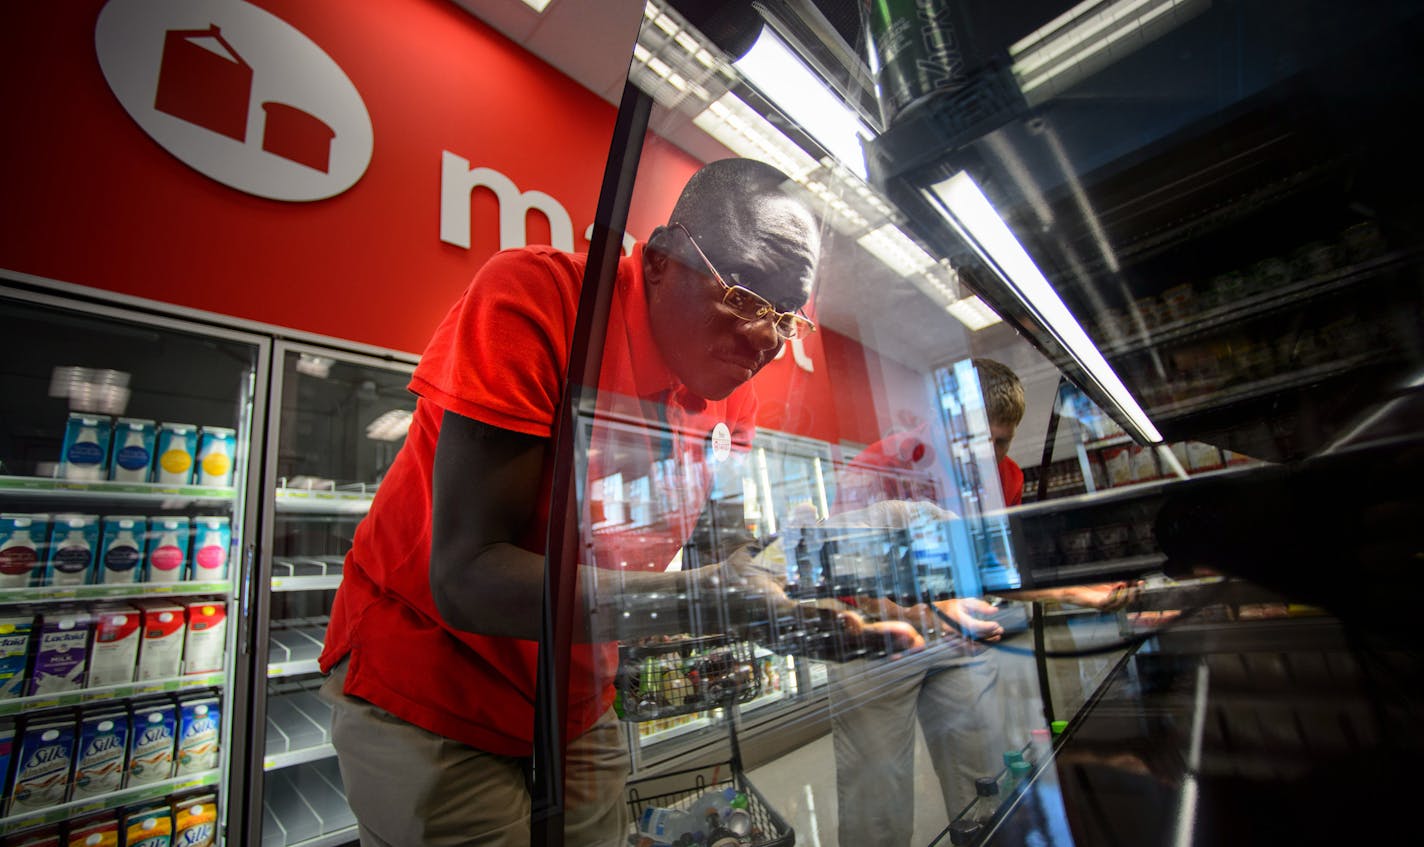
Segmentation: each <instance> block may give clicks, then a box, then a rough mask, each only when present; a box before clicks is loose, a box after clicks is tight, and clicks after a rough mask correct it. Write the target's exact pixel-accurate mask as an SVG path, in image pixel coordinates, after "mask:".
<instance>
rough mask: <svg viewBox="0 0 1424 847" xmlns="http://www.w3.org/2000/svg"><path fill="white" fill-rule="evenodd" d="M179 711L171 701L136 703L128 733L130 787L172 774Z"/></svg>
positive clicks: (165, 777) (159, 779)
mask: <svg viewBox="0 0 1424 847" xmlns="http://www.w3.org/2000/svg"><path fill="white" fill-rule="evenodd" d="M177 734H178V710H177V707H175V706H174V705H173V701H171V700H146V701H139V702H137V703H134V704H133V726H132V728H131V729H130V732H129V769H128V774H129V777H128V786H129V787H133V786H135V785H144V784H147V783H150V782H160V781H162V780H165V779H168V778H169V777H171V776H172V775H173V755H174V751H175V750H176V749H177V745H176V742H177V740H178V735H177Z"/></svg>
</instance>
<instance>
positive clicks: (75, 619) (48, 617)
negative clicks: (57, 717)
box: [29, 608, 90, 696]
mask: <svg viewBox="0 0 1424 847" xmlns="http://www.w3.org/2000/svg"><path fill="white" fill-rule="evenodd" d="M89 624H90V621H89V613H88V612H86V611H85V610H83V609H72V608H64V609H53V610H50V611H46V612H45V613H44V614H42V615H40V618H39V625H38V628H37V629H38V631H37V633H36V635H35V664H34V671H33V672H32V673H31V674H30V688H29V691H30V695H31V696H35V695H39V694H57V693H59V692H61V691H73V690H75V689H77V688H83V687H84V673H85V671H86V670H88V668H89V628H90V627H89Z"/></svg>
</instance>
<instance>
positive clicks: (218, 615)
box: [183, 600, 227, 674]
mask: <svg viewBox="0 0 1424 847" xmlns="http://www.w3.org/2000/svg"><path fill="white" fill-rule="evenodd" d="M186 612H187V619H188V620H187V623H188V634H187V638H186V640H185V642H184V644H183V673H184V674H195V673H211V672H213V671H220V670H222V669H223V656H224V655H225V650H224V648H225V647H226V646H227V603H225V602H224V601H222V600H194V601H192V602H190V603H189V604H188V608H187V610H186Z"/></svg>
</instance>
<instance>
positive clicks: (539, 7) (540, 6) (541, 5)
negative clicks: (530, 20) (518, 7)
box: [524, 0, 549, 15]
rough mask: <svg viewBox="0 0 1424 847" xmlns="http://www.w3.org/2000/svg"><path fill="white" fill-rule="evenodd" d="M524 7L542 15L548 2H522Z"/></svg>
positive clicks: (537, 0)
mask: <svg viewBox="0 0 1424 847" xmlns="http://www.w3.org/2000/svg"><path fill="white" fill-rule="evenodd" d="M524 5H526V6H528V7H529V8H531V9H533V10H534V11H536V12H538V13H539V14H541V15H542V14H544V10H545V9H546V8H548V6H549V0H524Z"/></svg>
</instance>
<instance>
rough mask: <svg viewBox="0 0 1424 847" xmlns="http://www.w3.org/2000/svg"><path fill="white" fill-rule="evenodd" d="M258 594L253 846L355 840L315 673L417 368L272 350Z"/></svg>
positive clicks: (409, 404) (399, 437) (345, 354)
mask: <svg viewBox="0 0 1424 847" xmlns="http://www.w3.org/2000/svg"><path fill="white" fill-rule="evenodd" d="M274 360H275V361H276V363H277V366H276V367H275V368H274V374H273V380H272V383H271V398H272V399H271V406H272V409H273V411H274V414H273V415H272V416H271V418H270V420H269V429H268V433H267V444H268V445H269V448H268V451H267V453H266V457H267V468H266V472H267V474H268V477H267V478H268V479H271V480H273V481H274V485H273V486H272V488H271V489H270V491H269V492H268V496H267V497H265V498H264V502H263V510H264V527H266V529H265V530H264V537H263V544H262V551H263V552H262V554H261V557H260V566H259V570H258V572H257V573H258V577H257V581H258V582H259V583H260V585H259V586H258V588H257V591H256V593H255V601H254V620H255V624H254V626H255V642H256V645H255V648H254V656H255V667H257V668H259V669H261V672H260V673H258V674H256V675H255V676H256V680H255V682H254V686H253V690H254V698H253V702H254V704H255V706H254V708H253V710H252V712H251V716H250V720H251V726H250V727H249V732H250V734H251V737H252V739H253V744H252V746H251V747H250V748H249V749H250V751H251V760H250V761H249V763H248V766H249V768H250V770H251V772H252V774H253V776H252V777H251V778H250V779H249V786H250V790H251V796H252V798H253V802H252V804H251V805H250V807H249V816H250V817H249V820H248V822H247V826H248V828H249V829H248V831H249V832H251V833H253V837H252V839H251V841H250V842H249V843H252V844H257V843H261V844H263V845H277V846H278V847H291V845H304V847H318V846H319V845H335V844H344V843H348V842H351V841H354V840H355V838H356V819H355V817H354V815H353V814H352V812H351V810H350V807H349V806H348V805H347V802H346V796H345V790H344V788H343V786H342V783H341V774H340V771H339V769H338V768H337V762H336V753H335V750H334V749H333V748H332V746H331V734H330V730H331V708H330V706H328V705H327V704H326V702H325V701H324V700H322V699H321V698H320V696H319V695H318V693H317V690H318V689H319V688H320V686H321V683H322V680H323V677H322V675H321V673H320V669H319V668H318V666H317V657H318V655H319V654H320V652H321V647H322V642H323V640H324V636H325V627H326V621H327V619H328V616H329V613H330V609H331V603H332V598H333V596H334V593H335V591H336V588H337V587H338V586H339V585H340V584H341V575H342V565H343V562H344V560H345V556H346V553H347V551H348V550H350V547H351V540H352V537H353V535H354V533H355V530H356V526H357V524H358V523H359V522H360V521H361V519H362V518H363V517H364V516H365V514H366V512H367V510H368V509H369V508H370V504H371V500H372V498H373V497H374V495H375V492H376V489H377V487H378V486H379V485H380V482H381V479H382V478H383V477H384V476H385V472H386V470H387V469H388V468H389V467H390V463H391V462H392V461H393V460H394V459H395V455H396V452H397V451H398V450H399V449H400V446H401V444H402V442H403V441H404V438H405V433H406V429H407V428H408V427H409V425H410V415H411V413H412V412H413V411H414V409H415V397H414V395H412V394H410V393H409V392H408V391H407V390H406V384H407V383H408V382H409V381H410V373H411V371H412V370H413V369H414V362H413V361H410V360H406V359H404V358H398V357H394V356H392V357H387V358H377V357H374V356H367V355H361V354H357V353H354V352H350V351H342V350H333V349H329V348H324V347H319V346H312V345H303V344H297V343H293V342H286V341H283V342H279V343H278V344H277V347H276V351H275V353H274Z"/></svg>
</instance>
